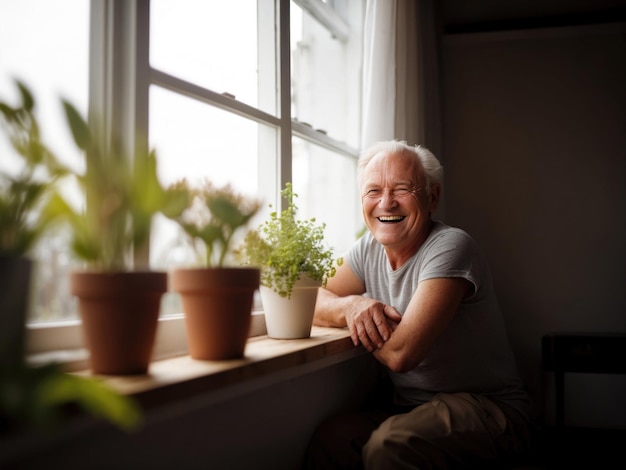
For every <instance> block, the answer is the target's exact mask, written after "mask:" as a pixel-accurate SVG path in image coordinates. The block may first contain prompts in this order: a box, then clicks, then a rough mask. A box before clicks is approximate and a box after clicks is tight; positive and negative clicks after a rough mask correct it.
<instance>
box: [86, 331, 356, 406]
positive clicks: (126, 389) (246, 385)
mask: <svg viewBox="0 0 626 470" xmlns="http://www.w3.org/2000/svg"><path fill="white" fill-rule="evenodd" d="M365 353H366V350H365V349H363V348H361V347H358V348H357V347H355V346H354V345H353V344H352V340H351V339H350V334H349V331H348V329H346V328H322V327H316V326H314V327H313V328H312V331H311V336H310V337H309V338H305V339H291V340H278V339H272V338H269V337H268V336H256V337H251V338H250V339H249V340H248V342H247V344H246V349H245V352H244V357H243V358H242V359H233V360H225V361H202V360H195V359H192V358H191V357H190V356H179V357H174V358H169V359H164V360H159V361H154V362H152V363H151V365H150V369H149V373H148V374H146V375H141V376H102V378H103V379H104V380H105V381H106V382H107V383H108V384H110V385H111V386H112V387H114V388H115V389H116V390H118V391H119V392H121V393H124V394H127V395H130V396H133V397H135V398H136V399H138V401H139V402H140V403H141V404H142V406H143V407H144V408H147V409H149V408H153V407H160V406H163V405H167V404H170V403H174V402H178V401H180V400H189V399H193V398H194V397H199V396H201V397H202V400H203V401H206V400H207V399H211V400H214V401H218V400H223V399H226V398H232V397H233V396H235V395H238V394H240V393H247V392H250V391H252V390H254V389H255V388H259V387H263V386H267V385H269V384H272V383H276V382H278V381H284V380H288V379H290V378H293V377H296V376H299V375H303V374H306V373H310V372H313V371H315V370H318V369H321V368H323V367H327V366H329V365H332V364H335V363H338V362H341V361H345V360H348V359H351V358H353V357H357V356H359V355H362V354H365ZM81 374H89V372H88V371H83V372H81Z"/></svg>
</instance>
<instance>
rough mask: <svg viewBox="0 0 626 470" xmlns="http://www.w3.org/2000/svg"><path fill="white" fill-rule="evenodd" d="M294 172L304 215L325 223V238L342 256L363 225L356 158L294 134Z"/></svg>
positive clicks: (297, 201)
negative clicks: (317, 144) (332, 150)
mask: <svg viewBox="0 0 626 470" xmlns="http://www.w3.org/2000/svg"><path fill="white" fill-rule="evenodd" d="M292 145H293V175H294V178H293V179H294V181H293V185H294V191H295V192H296V193H297V194H298V199H297V200H296V205H297V206H298V214H299V216H300V217H302V218H310V217H315V218H316V219H317V221H318V222H320V223H322V222H323V223H325V224H326V229H325V232H324V233H325V238H326V240H327V241H328V244H329V245H330V246H331V247H332V248H333V250H334V252H335V255H337V256H340V255H341V254H342V253H343V252H344V251H345V250H347V249H348V248H349V247H350V246H351V245H352V243H353V242H354V241H355V240H356V238H357V232H358V231H359V230H361V228H362V226H363V219H362V218H361V208H360V203H359V198H358V191H357V182H356V159H354V158H352V157H347V156H345V155H342V154H338V153H333V152H331V151H329V150H326V149H324V148H322V147H319V146H316V145H313V144H311V143H309V142H307V141H305V140H302V139H299V138H297V137H294V138H293V139H292Z"/></svg>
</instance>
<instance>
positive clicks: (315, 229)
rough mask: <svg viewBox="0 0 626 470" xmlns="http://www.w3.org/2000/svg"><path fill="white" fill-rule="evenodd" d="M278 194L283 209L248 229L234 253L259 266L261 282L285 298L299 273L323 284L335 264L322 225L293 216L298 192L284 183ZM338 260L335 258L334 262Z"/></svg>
mask: <svg viewBox="0 0 626 470" xmlns="http://www.w3.org/2000/svg"><path fill="white" fill-rule="evenodd" d="M281 195H282V196H283V197H284V198H285V199H286V200H287V202H288V205H287V208H286V209H284V210H283V211H282V213H281V214H280V215H279V214H278V213H277V212H276V211H274V212H271V213H270V217H269V219H268V220H266V221H265V222H264V223H263V224H261V226H260V227H259V228H258V229H257V230H252V231H250V232H249V233H248V234H247V236H246V238H245V240H244V243H243V245H242V247H241V248H240V249H239V250H238V256H239V257H240V259H241V260H242V261H243V262H244V263H245V264H250V265H253V266H259V267H260V268H261V284H263V285H265V286H266V287H269V288H271V289H273V290H274V291H276V292H277V293H278V294H279V295H280V296H281V297H288V298H289V297H291V292H292V289H293V286H294V285H295V283H296V281H297V280H298V279H299V278H300V276H301V275H303V274H304V275H308V276H309V277H310V278H311V279H313V280H315V281H321V282H322V285H323V286H326V283H327V282H328V279H329V278H330V277H333V276H334V275H335V270H336V267H335V259H334V257H333V251H332V249H330V248H328V247H327V246H325V244H324V229H325V228H326V225H325V224H321V225H318V224H316V219H315V218H311V219H305V220H303V219H297V218H296V214H297V212H298V207H297V206H296V205H295V203H294V198H296V197H297V196H298V195H297V194H295V193H294V192H293V189H292V185H291V183H287V184H286V185H285V188H284V189H283V190H282V191H281ZM270 207H271V206H270ZM341 262H342V260H341V259H339V260H337V264H341Z"/></svg>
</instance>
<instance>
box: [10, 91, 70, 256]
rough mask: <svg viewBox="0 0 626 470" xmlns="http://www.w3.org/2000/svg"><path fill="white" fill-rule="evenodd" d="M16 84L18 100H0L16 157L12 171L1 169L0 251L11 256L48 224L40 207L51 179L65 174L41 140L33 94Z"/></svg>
mask: <svg viewBox="0 0 626 470" xmlns="http://www.w3.org/2000/svg"><path fill="white" fill-rule="evenodd" d="M16 85H17V88H18V90H19V93H20V98H21V104H20V105H19V106H17V107H13V106H11V105H9V104H7V103H6V102H4V101H2V102H0V124H1V125H2V128H3V130H4V132H5V134H6V136H7V138H8V140H9V142H10V144H11V147H12V148H13V150H14V152H13V153H14V155H15V156H16V157H17V158H18V161H17V167H18V169H17V170H16V171H15V172H14V173H11V172H9V171H8V168H7V169H5V168H2V169H0V254H6V255H13V256H15V255H18V256H19V255H25V254H27V253H28V252H29V251H30V250H31V249H32V247H33V246H34V245H35V244H36V242H37V241H38V240H39V239H40V237H41V236H42V234H43V233H44V232H45V230H46V229H47V228H48V227H49V226H50V224H51V223H52V220H51V217H50V216H51V214H50V213H49V212H48V211H46V210H44V209H43V207H44V205H45V203H46V202H47V200H48V196H49V195H50V193H51V189H52V187H53V184H54V182H55V181H56V180H57V179H58V178H61V177H62V176H65V175H66V174H68V169H67V168H66V167H65V166H63V165H62V164H61V163H60V162H59V160H58V158H57V157H56V156H55V155H54V154H53V153H52V152H51V151H50V150H49V149H48V148H47V147H46V145H44V143H43V142H42V140H41V135H40V128H39V123H38V121H37V118H36V116H35V99H34V98H33V95H32V94H31V92H30V90H29V89H28V87H27V86H26V85H25V84H24V83H22V82H20V81H19V80H18V81H16ZM6 158H8V156H5V157H2V160H3V161H4V162H5V163H6V162H7V160H5V159H6Z"/></svg>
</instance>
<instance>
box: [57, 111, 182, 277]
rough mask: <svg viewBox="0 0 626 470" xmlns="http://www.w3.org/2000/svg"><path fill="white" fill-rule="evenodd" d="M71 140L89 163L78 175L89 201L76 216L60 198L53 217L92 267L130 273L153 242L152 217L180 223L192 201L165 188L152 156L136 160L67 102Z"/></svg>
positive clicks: (145, 153) (138, 153)
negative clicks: (60, 221)
mask: <svg viewBox="0 0 626 470" xmlns="http://www.w3.org/2000/svg"><path fill="white" fill-rule="evenodd" d="M63 107H64V109H65V114H66V117H67V122H68V125H69V127H70V130H71V133H72V136H73V138H74V141H75V143H76V145H77V146H78V148H79V149H80V150H82V151H83V152H84V154H85V157H86V170H85V173H84V174H82V175H75V176H76V178H77V179H78V182H79V185H80V187H81V188H82V190H83V194H84V195H85V200H86V203H85V210H78V209H76V208H74V207H73V206H72V205H70V204H69V203H68V202H67V200H66V199H64V198H63V197H61V195H60V194H59V193H56V194H55V196H54V197H53V198H52V204H51V205H50V211H51V213H52V214H53V216H55V217H57V216H60V217H63V218H64V219H65V220H66V221H67V222H69V225H70V227H71V229H72V236H73V239H72V243H71V246H72V251H73V252H74V253H75V254H76V255H77V256H78V257H79V258H80V259H82V260H84V261H86V262H87V263H88V264H89V265H90V267H92V268H95V269H100V270H104V271H116V270H119V271H128V270H131V269H132V266H133V255H134V253H135V251H136V250H139V249H141V248H143V246H144V245H145V243H146V242H147V240H148V238H149V236H150V226H151V221H152V217H153V216H154V215H155V214H157V213H162V214H164V215H165V216H166V217H169V218H172V219H173V218H176V217H178V216H179V215H180V214H181V213H182V211H183V210H184V209H185V208H186V207H187V205H188V203H189V201H188V199H189V196H188V194H187V192H186V191H184V190H179V189H177V188H167V189H166V188H164V187H163V186H162V185H161V183H160V181H159V179H158V176H157V159H156V153H155V151H154V150H148V149H144V148H141V147H139V146H138V148H137V149H136V150H135V153H134V154H133V155H127V154H125V152H123V151H121V150H120V149H121V145H119V144H118V142H116V141H115V139H111V141H107V140H106V139H103V138H101V137H100V136H98V135H97V133H96V132H95V129H97V128H96V127H90V126H89V125H88V124H87V122H86V121H85V120H84V119H83V118H82V117H81V116H80V114H79V113H78V111H77V110H76V108H74V106H72V104H70V103H69V102H67V101H63Z"/></svg>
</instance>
